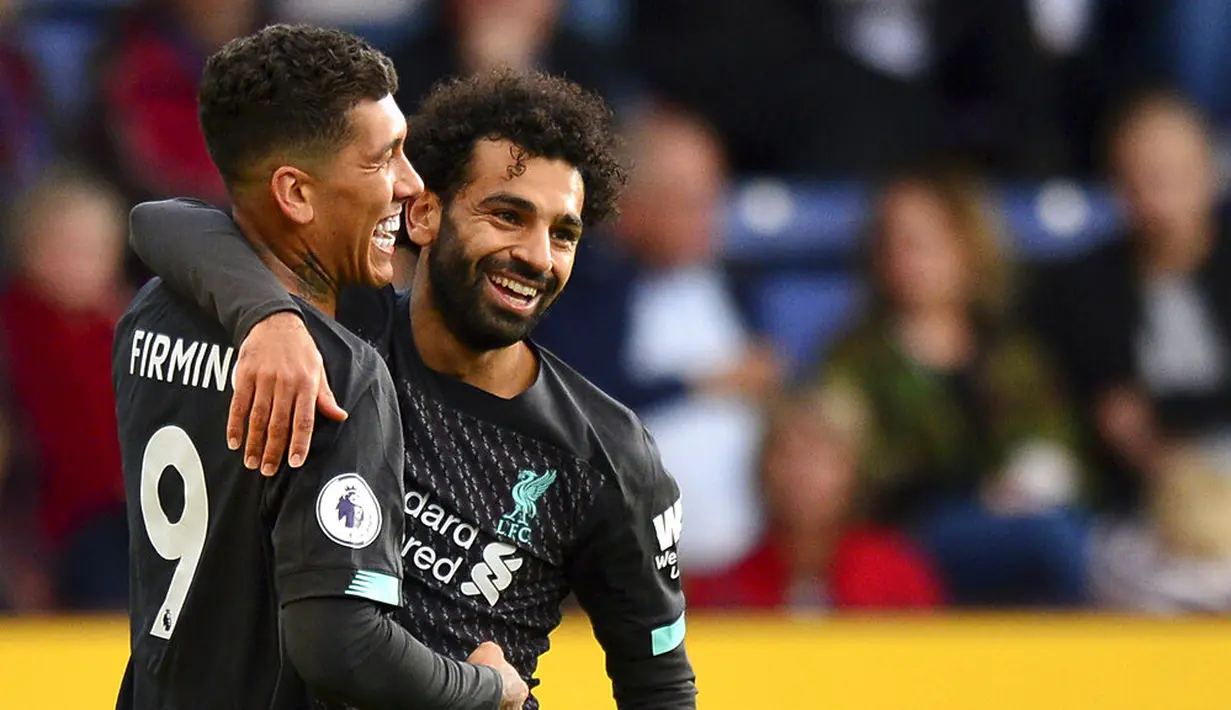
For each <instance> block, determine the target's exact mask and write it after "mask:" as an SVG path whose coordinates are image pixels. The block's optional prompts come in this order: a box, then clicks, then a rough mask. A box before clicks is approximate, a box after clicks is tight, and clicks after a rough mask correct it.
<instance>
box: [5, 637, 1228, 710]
mask: <svg viewBox="0 0 1231 710" xmlns="http://www.w3.org/2000/svg"><path fill="white" fill-rule="evenodd" d="M127 633H128V630H127V624H126V622H124V621H123V620H122V619H98V618H55V619H38V620H12V621H3V622H0V708H3V710H61V709H63V710H89V709H92V708H113V707H114V703H115V691H116V688H117V687H118V685H119V681H120V677H121V675H122V673H123V668H124V663H125V660H126V658H127ZM688 647H689V652H690V654H691V656H692V658H693V661H694V664H695V666H696V669H697V673H698V676H699V686H700V689H701V695H700V699H699V702H698V707H699V708H701V710H728V709H729V710H749V709H759V708H766V709H767V710H770V709H773V710H777V709H779V708H782V709H795V708H799V709H808V708H817V709H824V710H830V709H838V710H882V709H883V710H932V709H934V710H1138V709H1140V710H1231V621H1228V620H1222V619H1185V620H1150V619H1137V618H1122V617H1064V616H1023V617H1000V616H989V617H960V618H953V617H935V618H912V619H895V618H885V617H871V618H849V617H848V618H834V619H829V618H823V617H821V618H813V619H791V618H784V617H738V618H735V617H701V616H696V617H689V620H688ZM539 677H541V678H542V679H543V685H542V686H541V688H540V690H539V692H538V695H539V697H540V698H541V699H542V701H543V707H544V708H545V709H546V710H606V709H609V708H613V707H614V704H613V703H612V701H611V694H610V689H609V686H608V682H607V679H606V676H605V675H604V671H603V663H602V653H601V651H600V650H599V649H598V647H597V646H596V645H595V643H594V641H593V639H592V637H591V635H590V632H589V629H588V627H587V626H586V625H585V621H584V619H570V620H569V621H568V622H566V623H565V625H564V626H563V627H562V628H561V629H559V630H558V631H557V632H556V634H555V635H554V636H553V637H552V650H551V651H550V652H548V654H547V655H546V656H545V657H544V658H543V661H542V664H541V666H540V672H539Z"/></svg>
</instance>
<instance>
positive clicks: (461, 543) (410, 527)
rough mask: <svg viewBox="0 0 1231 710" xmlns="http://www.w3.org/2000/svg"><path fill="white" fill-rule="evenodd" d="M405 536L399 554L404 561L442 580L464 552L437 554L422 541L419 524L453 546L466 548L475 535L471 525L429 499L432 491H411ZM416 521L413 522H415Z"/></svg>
mask: <svg viewBox="0 0 1231 710" xmlns="http://www.w3.org/2000/svg"><path fill="white" fill-rule="evenodd" d="M405 502H406V504H405V511H406V522H407V525H406V538H405V539H404V540H403V541H402V557H404V558H405V559H406V562H407V563H408V564H413V565H414V566H415V567H418V568H419V569H421V570H423V571H424V572H430V573H431V575H432V576H433V577H435V578H436V579H437V580H439V581H441V582H442V583H444V584H449V583H450V582H452V581H453V578H454V576H455V575H456V574H457V570H458V568H459V567H461V565H462V561H463V560H464V555H457V556H456V557H452V556H450V553H449V552H448V551H446V552H445V553H444V554H441V553H439V552H437V551H436V549H435V548H433V547H431V546H429V545H427V544H426V543H425V542H424V539H423V537H424V535H423V531H422V530H421V528H420V526H422V527H424V528H427V529H428V530H431V531H433V532H436V533H438V534H439V535H440V536H441V537H443V538H444V541H445V542H446V543H448V544H451V545H452V547H454V548H461V549H463V550H469V549H470V548H471V546H473V545H474V541H475V539H476V538H477V537H478V536H479V530H478V528H476V527H475V526H473V525H471V524H469V523H467V522H464V521H463V520H461V519H460V518H458V517H457V516H456V515H453V514H451V513H449V514H446V513H445V510H444V508H442V507H440V506H439V505H437V504H436V503H433V502H432V494H431V493H425V492H420V491H411V492H409V493H407V494H406V499H405ZM416 523H417V524H416Z"/></svg>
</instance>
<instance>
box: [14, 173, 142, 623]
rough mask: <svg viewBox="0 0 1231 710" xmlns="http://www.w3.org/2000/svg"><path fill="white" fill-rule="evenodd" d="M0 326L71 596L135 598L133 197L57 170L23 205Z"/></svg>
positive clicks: (68, 603) (63, 598) (74, 602)
mask: <svg viewBox="0 0 1231 710" xmlns="http://www.w3.org/2000/svg"><path fill="white" fill-rule="evenodd" d="M13 212H14V218H13V223H12V231H11V235H10V236H11V237H12V243H13V246H14V248H15V253H14V254H13V255H12V260H11V263H14V264H15V265H16V266H17V272H16V273H15V275H14V278H13V280H12V281H11V282H10V283H9V285H8V287H7V288H6V289H5V291H4V293H3V294H0V328H2V329H3V336H4V337H3V338H2V339H0V341H2V343H3V350H4V352H3V353H0V357H3V358H4V360H5V361H6V362H7V366H8V371H9V376H10V382H11V385H10V386H11V389H12V394H13V398H14V400H15V411H14V412H13V415H14V419H16V422H15V425H16V428H17V431H18V432H19V436H22V437H23V438H24V439H25V443H26V444H27V445H28V446H29V447H30V448H31V449H33V453H34V456H35V459H36V471H37V476H38V486H37V497H38V503H37V517H38V520H39V523H40V526H39V527H40V528H41V531H42V533H43V534H44V535H45V537H46V542H47V543H48V545H49V546H50V549H51V550H52V551H53V554H54V556H55V560H56V562H55V566H54V569H53V570H51V576H52V578H53V584H54V588H55V592H56V597H57V602H58V604H59V605H60V606H62V607H65V608H116V609H119V608H123V607H124V606H125V605H126V604H127V575H128V570H127V545H128V543H127V525H126V522H125V515H124V486H123V481H122V479H121V475H120V450H119V443H118V440H117V434H116V425H115V398H114V395H113V394H112V391H111V341H112V335H113V330H114V325H115V321H116V318H117V317H118V315H119V313H120V309H121V306H122V304H123V303H124V298H125V293H124V287H123V285H122V284H123V281H122V278H121V263H122V254H123V244H124V230H125V220H124V211H123V204H122V203H121V202H120V200H119V198H118V196H117V195H116V194H115V193H114V192H113V191H112V190H111V188H110V187H108V186H107V185H105V184H102V183H98V182H95V181H93V180H92V179H90V178H87V177H85V176H84V175H81V174H78V173H75V172H69V171H66V170H59V169H57V170H55V171H52V172H51V173H49V174H48V175H47V176H46V177H44V178H43V179H41V180H40V181H39V182H37V183H36V184H35V185H34V186H33V187H31V188H30V189H29V190H28V191H27V192H25V193H24V194H23V195H21V196H20V197H19V198H18V200H17V202H16V204H15V206H14V211H13Z"/></svg>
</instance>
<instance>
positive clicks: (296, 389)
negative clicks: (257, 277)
mask: <svg viewBox="0 0 1231 710" xmlns="http://www.w3.org/2000/svg"><path fill="white" fill-rule="evenodd" d="M317 409H320V412H321V414H323V415H324V416H326V417H329V418H330V419H333V420H335V421H344V420H345V419H346V416H347V415H346V411H345V410H343V409H342V408H341V407H339V406H338V402H337V400H336V399H335V398H334V396H333V391H332V390H331V389H329V381H328V379H327V377H326V375H325V363H324V361H323V360H321V354H320V352H319V351H318V350H317V349H316V342H315V341H313V340H312V336H311V335H310V334H309V333H308V329H307V327H306V326H304V324H303V319H302V318H300V317H299V315H298V314H295V313H290V312H282V313H275V314H273V315H272V316H269V317H268V318H266V319H265V320H263V321H261V322H260V323H257V324H256V325H255V326H253V327H252V330H251V332H249V333H248V337H247V338H245V339H244V342H243V345H241V346H240V348H239V360H238V361H237V362H236V364H235V393H234V395H233V396H232V397H231V413H230V416H229V417H228V419H227V446H228V447H229V448H230V449H231V450H232V451H235V450H237V449H238V448H239V445H240V440H241V439H242V438H243V435H244V423H245V421H246V422H247V425H248V438H247V441H246V443H245V446H244V466H246V467H248V468H249V469H252V470H256V469H257V467H258V466H259V467H260V469H261V474H262V475H265V476H272V475H274V473H275V472H277V470H278V466H279V465H280V464H281V463H282V455H283V454H284V453H286V452H287V437H288V435H289V437H290V464H291V467H292V468H298V467H300V466H302V465H303V462H304V459H305V458H307V456H308V447H309V446H310V445H311V443H312V430H313V425H314V424H315V420H316V410H317ZM292 422H294V425H293V426H292Z"/></svg>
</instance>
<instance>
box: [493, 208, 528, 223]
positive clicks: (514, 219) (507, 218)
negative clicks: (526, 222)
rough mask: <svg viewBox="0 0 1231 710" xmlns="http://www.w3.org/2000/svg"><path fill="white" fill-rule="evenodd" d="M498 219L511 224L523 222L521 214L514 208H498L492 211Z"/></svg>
mask: <svg viewBox="0 0 1231 710" xmlns="http://www.w3.org/2000/svg"><path fill="white" fill-rule="evenodd" d="M492 216H494V217H495V218H496V219H498V220H500V221H502V222H508V223H509V224H521V215H519V214H517V213H516V212H514V211H512V210H498V211H496V212H493V213H492Z"/></svg>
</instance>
